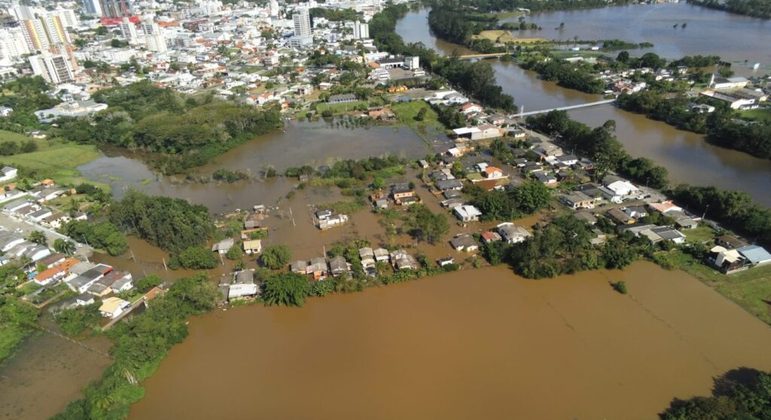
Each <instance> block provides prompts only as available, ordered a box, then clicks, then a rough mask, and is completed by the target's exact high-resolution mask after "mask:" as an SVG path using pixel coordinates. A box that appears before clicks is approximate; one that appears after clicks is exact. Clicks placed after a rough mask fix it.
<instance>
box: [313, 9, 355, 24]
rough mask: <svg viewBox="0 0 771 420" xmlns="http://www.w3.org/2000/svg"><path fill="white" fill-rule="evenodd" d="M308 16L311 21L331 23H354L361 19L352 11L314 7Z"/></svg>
mask: <svg viewBox="0 0 771 420" xmlns="http://www.w3.org/2000/svg"><path fill="white" fill-rule="evenodd" d="M310 14H311V19H315V18H324V19H326V20H329V21H332V22H342V21H351V20H353V21H355V20H359V19H360V18H361V16H360V15H359V13H358V12H357V11H356V10H354V9H327V8H322V7H314V8H312V9H311V10H310Z"/></svg>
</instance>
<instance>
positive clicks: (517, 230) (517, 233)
mask: <svg viewBox="0 0 771 420" xmlns="http://www.w3.org/2000/svg"><path fill="white" fill-rule="evenodd" d="M497 228H498V234H500V235H501V238H502V239H503V240H504V241H506V242H507V243H509V244H518V243H521V242H525V241H526V240H527V238H529V237H531V236H533V235H532V234H531V233H530V232H528V231H527V229H525V228H523V227H522V226H517V225H515V224H514V223H511V222H506V223H501V224H499V225H498V226H497Z"/></svg>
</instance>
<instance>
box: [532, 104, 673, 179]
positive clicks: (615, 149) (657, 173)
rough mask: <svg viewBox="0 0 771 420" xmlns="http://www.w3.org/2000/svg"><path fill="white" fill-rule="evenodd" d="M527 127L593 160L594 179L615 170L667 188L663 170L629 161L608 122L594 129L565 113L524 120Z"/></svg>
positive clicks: (640, 160)
mask: <svg viewBox="0 0 771 420" xmlns="http://www.w3.org/2000/svg"><path fill="white" fill-rule="evenodd" d="M527 124H528V125H529V126H530V127H532V128H533V129H535V130H537V131H540V132H542V133H545V134H548V135H552V136H559V138H560V139H561V141H562V143H563V144H564V145H565V146H567V149H570V150H575V151H576V152H577V153H580V154H582V155H585V156H588V157H590V158H591V159H592V160H594V163H595V164H594V176H595V178H596V179H598V180H601V179H602V178H604V176H605V174H607V172H608V171H618V172H619V173H621V174H622V175H625V176H627V177H629V178H630V179H631V180H633V181H635V182H638V183H641V184H645V185H648V186H650V187H653V188H663V187H665V186H666V185H667V182H668V181H667V170H666V169H665V168H663V167H660V166H656V165H654V164H653V162H651V161H650V160H648V159H646V158H637V159H633V158H632V157H631V156H629V154H628V153H627V152H626V151H624V149H623V147H622V145H621V143H620V142H619V141H618V139H616V137H615V135H614V134H613V127H614V125H615V123H614V122H613V121H608V122H606V123H605V124H604V125H602V126H600V127H597V128H595V129H591V128H589V126H587V125H586V124H583V123H580V122H578V121H573V120H571V119H570V117H568V114H567V112H565V111H552V112H549V113H547V114H543V115H539V116H534V117H528V119H527Z"/></svg>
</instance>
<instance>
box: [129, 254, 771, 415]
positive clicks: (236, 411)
mask: <svg viewBox="0 0 771 420" xmlns="http://www.w3.org/2000/svg"><path fill="white" fill-rule="evenodd" d="M618 280H623V281H625V282H626V283H627V284H628V286H629V291H630V292H629V295H627V296H623V295H620V294H618V293H616V292H615V291H613V290H612V288H611V287H610V286H609V285H608V282H610V281H618ZM481 302H484V304H480V303H481ZM502 319H503V320H506V321H505V322H504V323H503V324H501V320H502ZM737 342H741V343H742V346H738V347H737V346H736V345H735V343H737ZM769 345H771V333H770V332H769V329H768V327H767V326H766V325H764V324H762V323H761V322H759V321H758V320H756V319H753V318H752V317H750V316H748V315H747V314H746V313H744V312H743V311H741V310H740V309H739V308H737V307H736V306H734V305H732V304H730V303H728V302H726V301H725V300H724V299H723V298H722V297H720V296H719V295H717V294H716V293H714V292H713V291H711V290H710V289H709V288H707V287H705V286H703V285H702V284H701V283H699V282H698V281H696V280H694V279H693V278H691V277H689V276H687V275H685V274H682V273H679V272H667V271H664V270H661V269H660V268H658V267H656V266H654V265H652V264H650V263H635V264H634V265H633V266H632V267H630V269H629V270H625V271H605V270H601V271H597V272H587V273H581V274H579V275H575V276H564V277H560V278H556V279H552V280H549V281H527V280H524V279H521V278H519V277H516V276H514V275H512V274H511V273H510V271H509V270H507V269H505V268H502V267H496V268H486V269H482V270H477V271H466V270H464V271H460V272H456V273H450V274H444V275H440V276H436V277H433V278H429V279H424V280H421V281H418V282H409V283H405V284H401V285H396V286H389V287H383V288H373V289H368V290H367V291H365V292H364V293H361V294H356V295H349V294H340V295H333V296H329V297H326V298H324V299H311V300H310V301H309V302H308V303H307V304H306V306H305V307H303V308H300V309H297V308H275V307H274V308H270V307H262V306H247V307H241V308H237V309H233V310H228V311H227V312H222V311H216V312H213V313H210V314H208V315H205V316H203V317H196V318H193V319H192V320H191V329H190V336H189V337H188V339H187V340H186V341H185V342H184V343H182V344H180V345H178V346H177V347H175V348H174V349H172V351H171V352H170V353H169V356H168V357H167V358H166V360H164V361H163V362H162V363H161V365H160V367H159V369H158V371H157V372H156V374H155V375H154V376H153V377H152V378H150V379H148V381H147V382H146V384H145V386H146V394H145V398H144V399H143V400H142V401H141V402H139V403H137V404H136V405H135V406H133V407H132V410H131V416H130V417H131V418H148V419H153V418H165V417H168V416H170V415H172V413H174V415H182V416H186V417H195V416H204V417H212V416H225V417H228V416H230V417H239V416H244V415H247V416H254V415H262V416H268V417H287V416H289V417H297V418H303V417H313V418H319V419H324V418H341V417H344V418H350V417H357V416H360V415H361V413H365V412H366V413H370V414H369V415H370V416H374V418H394V417H398V418H436V417H442V418H468V417H478V416H479V415H480V413H481V415H482V416H483V417H485V418H511V417H512V416H521V417H528V418H567V417H582V418H583V417H586V418H598V417H608V418H641V417H646V418H647V417H653V416H655V414H656V413H658V412H660V411H662V410H663V409H664V408H666V406H667V405H668V403H669V401H670V400H671V399H672V398H673V397H675V396H677V397H681V398H686V397H689V396H692V395H703V394H707V393H708V391H709V388H710V386H711V384H712V381H711V378H712V377H713V376H716V375H719V374H721V373H722V372H724V371H726V370H729V369H732V368H735V367H737V366H750V367H757V368H760V369H769V368H771V360H769V359H768V358H767V352H766V349H767V348H768V346H769ZM244 349H248V351H249V353H250V355H251V356H250V357H249V358H248V361H245V360H244V359H243V357H242V355H243V352H244ZM190 366H202V367H204V368H203V369H204V371H203V372H202V373H201V374H205V375H206V376H207V380H206V381H196V380H190V379H189V378H190V376H189V372H190ZM206 366H212V367H213V366H216V368H211V369H208V368H205V367H206ZM608 366H612V367H613V369H608ZM673 370H677V371H678V372H680V373H681V374H679V375H677V377H672V375H671V372H672V371H673ZM186 372H187V373H186ZM554 378H560V380H558V381H555V380H554ZM362 383H367V386H366V387H362V386H361V384H362ZM555 386H556V387H557V388H556V389H555V388H554V387H555ZM496 389H497V390H503V391H500V392H499V391H495V390H496ZM491 390H493V391H492V392H491ZM555 392H556V393H558V394H559V395H560V396H561V397H560V398H559V399H557V400H554V399H553V398H550V396H553V395H555ZM298 394H302V395H305V396H306V397H305V400H304V401H305V402H304V403H303V404H294V403H291V401H293V400H294V399H296V395H298ZM255 395H256V397H255ZM204 396H205V397H204ZM255 398H256V400H255ZM308 398H310V400H308ZM255 401H257V402H258V403H257V404H255ZM329 401H342V402H344V403H342V402H341V403H339V404H329ZM543 401H551V403H549V404H544V403H543Z"/></svg>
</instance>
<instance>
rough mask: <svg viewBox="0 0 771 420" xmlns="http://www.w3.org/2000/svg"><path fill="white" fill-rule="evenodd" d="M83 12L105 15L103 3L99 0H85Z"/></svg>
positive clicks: (91, 14) (92, 14) (90, 14)
mask: <svg viewBox="0 0 771 420" xmlns="http://www.w3.org/2000/svg"><path fill="white" fill-rule="evenodd" d="M83 12H84V13H85V14H87V15H89V16H99V17H101V16H103V15H104V12H103V11H102V3H101V2H100V1H99V0H83Z"/></svg>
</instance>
